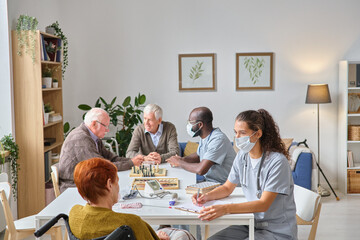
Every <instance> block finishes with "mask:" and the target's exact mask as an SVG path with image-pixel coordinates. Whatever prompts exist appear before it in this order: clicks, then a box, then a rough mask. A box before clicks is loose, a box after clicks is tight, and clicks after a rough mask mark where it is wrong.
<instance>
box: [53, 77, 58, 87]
mask: <svg viewBox="0 0 360 240" xmlns="http://www.w3.org/2000/svg"><path fill="white" fill-rule="evenodd" d="M52 87H53V88H58V87H59V82H58V80H57V79H56V78H54V79H53V83H52Z"/></svg>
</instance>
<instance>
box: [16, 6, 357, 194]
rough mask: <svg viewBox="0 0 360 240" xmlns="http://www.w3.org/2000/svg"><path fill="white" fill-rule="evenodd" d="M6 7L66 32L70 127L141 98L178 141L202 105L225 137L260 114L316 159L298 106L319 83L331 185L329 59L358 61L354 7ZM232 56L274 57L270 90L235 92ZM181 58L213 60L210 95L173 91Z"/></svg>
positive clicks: (311, 122) (308, 112)
mask: <svg viewBox="0 0 360 240" xmlns="http://www.w3.org/2000/svg"><path fill="white" fill-rule="evenodd" d="M11 2H12V3H11V7H10V9H11V11H10V12H11V14H10V20H11V21H13V20H14V19H16V18H17V17H18V15H19V14H20V13H21V12H23V11H24V10H26V11H27V12H28V13H29V14H30V15H33V16H36V17H37V18H38V19H39V22H40V26H42V27H45V26H46V25H47V24H50V23H52V22H53V21H54V20H59V22H60V25H61V27H62V29H63V31H64V32H65V34H66V35H67V37H68V40H69V67H68V69H67V73H66V76H65V77H66V78H65V81H64V118H65V120H66V121H70V123H71V124H72V125H73V126H76V125H78V124H79V123H80V121H81V115H82V112H81V111H80V110H78V109H77V105H79V104H81V103H88V104H91V105H93V104H94V102H95V100H96V99H97V98H98V97H99V96H102V97H104V98H105V99H109V100H110V99H112V98H113V97H114V96H118V98H119V99H121V100H122V99H124V98H125V97H126V96H128V95H130V96H134V95H136V94H137V93H138V92H141V93H144V94H146V96H147V99H148V100H147V102H148V103H150V102H153V103H157V104H159V105H160V106H162V107H163V109H164V113H165V114H164V120H169V121H171V122H173V123H174V124H175V125H176V126H177V129H178V135H179V140H180V141H186V140H189V138H188V137H187V135H186V131H185V124H186V120H187V118H188V114H189V112H190V111H191V109H192V108H194V107H197V106H208V107H209V108H210V109H211V110H212V111H213V114H214V119H215V120H214V125H215V126H218V127H220V128H221V129H222V130H223V131H224V132H225V133H226V134H227V135H228V137H229V138H231V139H232V138H233V130H232V129H233V123H234V118H235V116H236V115H237V114H238V113H239V112H241V111H243V110H247V109H258V108H265V109H267V110H268V111H269V112H270V113H272V115H273V116H274V118H275V120H276V121H277V122H278V124H279V126H280V129H281V135H282V136H283V137H293V138H294V139H295V140H297V141H302V140H304V139H305V138H306V139H308V143H309V145H310V147H311V148H312V149H313V150H314V152H317V132H316V131H317V128H316V127H317V125H316V123H317V121H316V105H307V104H305V95H306V88H307V84H310V83H328V84H329V87H330V92H331V97H332V101H333V102H332V103H331V104H324V105H321V106H320V111H321V113H320V118H321V123H320V124H321V165H322V167H323V170H324V171H325V173H326V174H327V177H328V179H329V180H330V182H331V183H332V184H333V186H334V187H336V186H337V175H336V173H337V171H336V169H337V157H336V156H337V95H338V93H337V89H338V87H337V80H338V61H339V60H341V59H347V58H352V59H359V58H360V38H359V36H360V29H359V28H357V27H355V26H356V24H357V23H358V22H360V21H359V20H360V15H359V14H358V9H359V8H360V2H359V1H357V0H345V1H337V0H319V1H310V0H304V1H284V0H273V1H267V0H258V1H239V0H227V1H220V0H197V1H194V0H172V1H168V0H152V1H148V0H138V1H125V0H107V1H97V0H86V1H85V0H82V1H80V0H79V1H70V0H64V1H61V4H60V3H56V2H55V1H54V0H53V1H45V0H42V1H40V0H37V1H31V4H30V3H26V4H25V3H24V1H20V0H15V1H11ZM9 5H10V3H9ZM40 6H41V8H40ZM50 6H52V7H53V8H51V9H50ZM50 13H51V14H50ZM56 16H57V18H56ZM241 52H274V53H275V78H274V89H273V90H270V91H269V90H262V91H261V90H257V91H235V53H241ZM180 53H216V54H217V90H216V91H215V92H179V90H178V54H180ZM323 182H324V181H323Z"/></svg>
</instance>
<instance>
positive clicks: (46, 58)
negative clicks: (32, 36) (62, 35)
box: [40, 34, 49, 61]
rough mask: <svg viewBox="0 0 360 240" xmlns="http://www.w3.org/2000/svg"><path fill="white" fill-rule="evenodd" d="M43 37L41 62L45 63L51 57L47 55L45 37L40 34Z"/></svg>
mask: <svg viewBox="0 0 360 240" xmlns="http://www.w3.org/2000/svg"><path fill="white" fill-rule="evenodd" d="M40 36H41V39H40V41H41V43H40V47H41V60H44V61H48V60H49V56H48V55H47V52H46V47H45V40H44V35H42V34H40Z"/></svg>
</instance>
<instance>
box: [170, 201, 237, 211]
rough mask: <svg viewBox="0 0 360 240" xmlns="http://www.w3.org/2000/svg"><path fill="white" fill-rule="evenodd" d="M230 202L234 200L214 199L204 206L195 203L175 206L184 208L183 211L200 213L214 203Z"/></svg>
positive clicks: (180, 208)
mask: <svg viewBox="0 0 360 240" xmlns="http://www.w3.org/2000/svg"><path fill="white" fill-rule="evenodd" d="M229 203H232V202H230V201H223V200H212V201H209V202H206V203H205V204H204V205H203V206H197V205H194V204H193V203H185V204H179V205H176V206H174V208H175V209H179V210H183V211H188V212H194V213H199V212H200V210H201V209H202V208H203V207H208V206H212V205H222V204H229Z"/></svg>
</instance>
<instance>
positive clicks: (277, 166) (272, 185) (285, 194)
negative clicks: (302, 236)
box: [228, 151, 297, 239]
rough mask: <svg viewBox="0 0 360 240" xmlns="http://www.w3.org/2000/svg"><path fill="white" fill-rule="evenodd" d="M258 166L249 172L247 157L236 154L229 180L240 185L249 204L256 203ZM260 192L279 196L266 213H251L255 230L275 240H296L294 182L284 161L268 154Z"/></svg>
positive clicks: (280, 156)
mask: <svg viewBox="0 0 360 240" xmlns="http://www.w3.org/2000/svg"><path fill="white" fill-rule="evenodd" d="M259 165H260V162H259V163H258V164H257V165H256V167H255V168H252V166H251V162H250V156H249V154H248V153H243V152H241V151H239V152H238V154H237V155H236V158H235V160H234V163H233V166H232V168H231V171H230V174H229V177H228V180H229V181H230V182H232V183H234V184H239V183H240V184H241V187H242V189H243V192H244V194H245V197H246V199H247V200H248V201H255V200H258V198H257V196H256V192H257V174H258V170H259ZM260 189H261V192H263V191H268V192H275V193H278V195H277V196H276V198H275V200H274V202H273V203H272V204H271V206H270V207H269V209H268V210H267V211H266V212H259V213H254V217H255V234H256V230H258V229H259V230H260V229H261V230H267V231H268V232H269V234H271V235H272V236H273V237H274V236H275V237H276V238H277V239H297V224H296V207H295V201H294V181H293V178H292V174H291V170H290V166H289V163H288V160H287V159H286V157H285V156H284V155H283V154H281V153H276V152H271V153H269V154H267V155H266V157H265V160H264V162H263V165H262V167H261V171H260Z"/></svg>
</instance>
